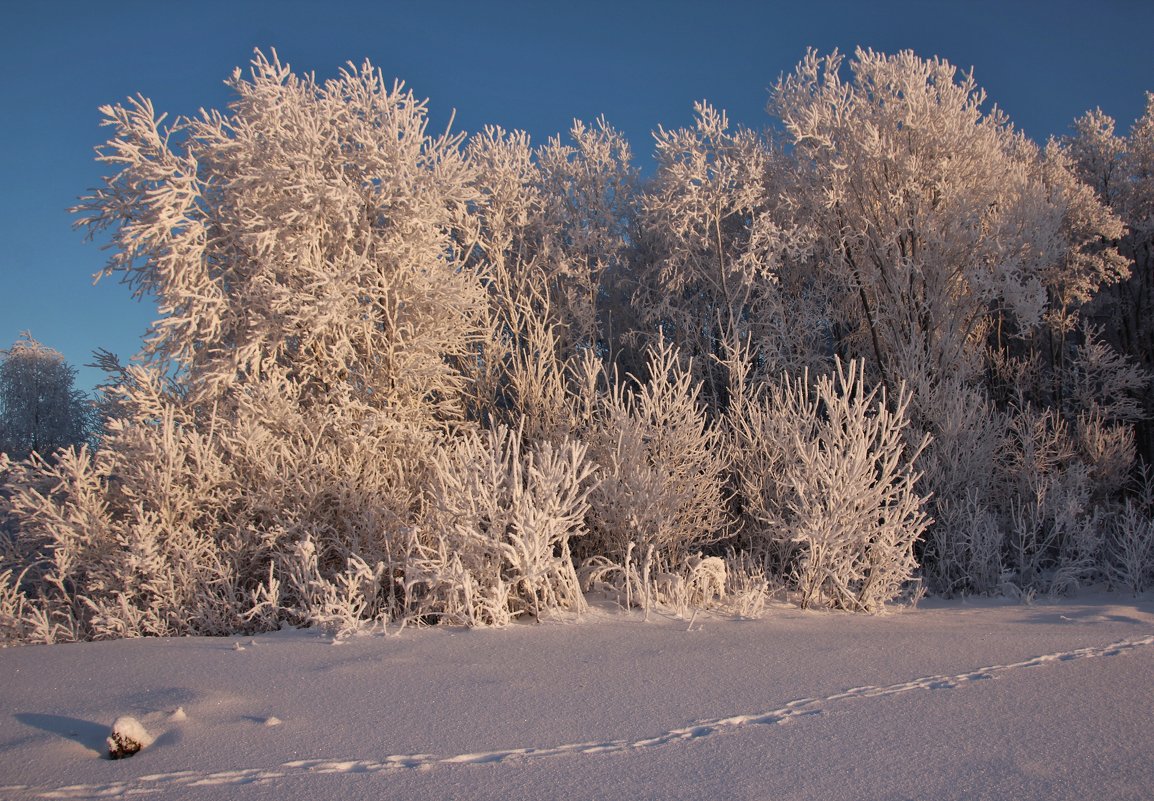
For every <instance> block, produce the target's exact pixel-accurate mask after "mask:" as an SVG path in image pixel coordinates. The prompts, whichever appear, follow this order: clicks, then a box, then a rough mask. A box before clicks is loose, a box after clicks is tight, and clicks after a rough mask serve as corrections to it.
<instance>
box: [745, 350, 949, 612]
mask: <svg viewBox="0 0 1154 801" xmlns="http://www.w3.org/2000/svg"><path fill="white" fill-rule="evenodd" d="M861 369H862V368H861V365H860V364H859V363H856V362H854V363H850V365H849V366H848V367H846V366H843V365H841V364H840V363H838V365H837V371H836V373H835V374H833V375H825V376H821V377H819V378H818V379H817V380H816V381H814V382H813V383H812V384H811V383H810V382H809V381H808V377H806V378H803V379H801V380H791V379H789V378H785V379H784V380H783V381H782V383H781V384H779V385H777V386H775V387H771V388H770V389H768V390H767V391H764V392H756V391H753V392H751V391H750V390H748V389H747V390H746V392H745V397H744V398H743V400H742V401H741V406H740V407H739V410H738V411H737V412H736V413H735V415H734V419H733V430H734V434H733V437H734V439H733V442H734V445H733V447H734V450H735V454H737V462H736V465H737V466H736V471H737V475H738V483H739V487H740V492H741V497H742V501H743V503H744V504H745V505H746V508H747V512H748V513H749V514H750V515H751V517H752V518H753V521H754V527H753V528H751V529H750V532H749V535H748V536H751V537H753V538H767V539H769V540H771V541H772V544H773V545H774V546H776V548H777V549H778V550H779V551H784V552H785V554H786V556H785V564H786V565H787V569H788V570H789V571H790V578H791V580H792V584H793V586H794V587H795V588H796V589H797V591H798V593H799V600H800V603H801V605H802V606H803V607H805V606H812V605H817V606H830V607H834V608H841V609H851V610H862V611H869V612H873V611H879V610H881V609H882V608H883V607H884V605H885V603H886V602H887V601H889V600H891V599H892V598H894V597H896V596H897V595H898V594H899V592H900V590H901V588H902V585H903V584H904V583H905V582H906V581H908V580H909V579H910V578H911V576H912V575H913V571H914V568H915V567H916V562H915V560H914V554H913V546H914V543H915V542H916V541H917V539H918V538H919V537H920V536H921V534H922V532H923V531H924V530H925V528H926V525H927V523H928V519H927V516H926V514H925V512H924V510H923V505H924V502H925V501H924V498H923V497H922V496H921V495H920V494H919V492H918V490H917V480H918V478H919V476H918V473H917V472H916V471H915V470H914V468H913V464H912V463H913V460H914V459H915V458H916V457H917V455H918V450H920V448H919V449H914V450H912V451H911V450H909V449H908V448H907V445H906V442H905V436H904V435H905V428H906V425H907V419H906V413H907V408H908V404H909V396H908V395H907V394H904V393H903V394H901V395H900V396H899V397H898V398H897V399H896V402H895V403H894V405H893V407H892V408H891V407H890V406H889V405H888V404H887V399H886V397H885V394H884V393H879V392H878V391H876V390H875V391H871V392H866V391H865V388H864V381H863V377H862V374H861ZM923 444H924V443H923ZM754 448H757V449H761V450H764V451H772V452H776V455H774V456H769V457H766V456H754V457H743V455H742V454H743V453H745V454H748V453H749V452H750V450H751V449H754ZM754 547H757V546H756V545H755V546H754ZM767 547H768V545H763V546H762V548H767Z"/></svg>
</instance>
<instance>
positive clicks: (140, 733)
mask: <svg viewBox="0 0 1154 801" xmlns="http://www.w3.org/2000/svg"><path fill="white" fill-rule="evenodd" d="M152 739H153V738H152V735H151V734H149V733H148V731H147V730H145V728H144V726H142V725H141V723H140V721H139V720H137V719H136V718H133V717H127V716H126V717H119V718H117V719H116V722H115V723H113V724H112V729H111V730H109V732H108V739H107V740H106V741H105V742H107V743H108V758H109V759H124V758H125V757H130V756H132V755H133V754H135V753H136V752H137V751H139V750H141V749H142V748H147V747H148V746H150V745H152Z"/></svg>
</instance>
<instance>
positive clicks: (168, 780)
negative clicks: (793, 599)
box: [0, 635, 1154, 798]
mask: <svg viewBox="0 0 1154 801" xmlns="http://www.w3.org/2000/svg"><path fill="white" fill-rule="evenodd" d="M1150 645H1154V635H1152V636H1149V637H1143V638H1140V639H1135V640H1124V641H1121V642H1116V643H1113V644H1110V645H1104V646H1097V647H1087V648H1078V649H1075V650H1072V651H1064V652H1061V653H1055V654H1044V655H1042V656H1034V657H1031V658H1029V659H1025V660H1023V661H1021V662H1014V663H1011V664H1007V665H990V666H988V667H982V668H977V669H975V670H970V671H967V672H965V673H959V674H957V675H955V676H923V677H921V678H917V679H912V680H911V681H906V682H901V683H899V684H890V685H887V686H885V687H877V686H865V687H854V688H852V689H849V690H845V691H843V692H839V693H834V694H833V695H828V696H826V697H824V698H799V699H797V700H794V701H790V702H789V703H787V704H785V705H784V706H782V707H779V708H777V709H772V710H769V711H763V712H754V713H751V714H744V715H730V716H728V717H724V718H717V719H716V720H706V721H698V722H696V723H694V724H692V725H689V726H685V727H683V728H677V729H671V730H669V731H666V732H662V733H661V734H658V735H655V736H652V737H643V738H641V739H636V740H625V739H622V740H593V741H589V742H583V743H566V744H563V745H553V746H546V747H540V748H537V747H524V748H510V749H505V750H500V751H485V752H479V753H468V754H453V755H443V754H442V755H437V754H396V755H390V756H384V757H381V758H380V759H348V760H341V759H301V760H293V761H291V762H284V763H282V764H280V765H278V766H276V767H271V768H250V769H243V770H226V771H218V772H201V771H175V772H172V773H154V774H149V775H145V776H138V777H136V778H135V779H133V780H130V781H124V782H109V783H105V784H74V785H68V786H65V787H55V788H49V787H32V786H26V785H19V786H17V785H9V786H6V787H0V792H5V791H6V792H22V793H27V794H30V795H31V796H33V797H38V798H117V797H121V796H127V795H138V794H141V793H149V792H160V791H164V790H166V789H168V788H173V787H199V786H228V785H233V786H235V785H244V784H253V783H265V782H271V781H274V780H276V779H280V778H284V777H291V776H301V775H306V774H326V773H357V774H369V773H382V772H387V771H397V770H413V769H416V770H431V769H433V768H435V767H437V766H438V765H462V764H464V765H469V764H472V765H480V764H494V763H500V762H514V761H524V760H536V759H544V758H548V757H560V756H566V755H571V754H594V755H595V754H605V753H614V752H622V751H632V750H638V749H647V748H661V747H664V746H668V745H672V744H675V743H679V742H686V741H689V740H697V739H700V738H702V737H710V736H713V735H715V734H719V733H722V732H725V731H730V730H737V729H741V728H744V727H747V726H762V725H780V724H784V723H788V722H790V721H792V720H795V719H800V718H805V717H809V716H813V715H820V714H822V712H823V711H825V709H827V708H828V707H830V706H832V705H835V704H840V703H842V702H846V701H853V700H856V699H863V698H880V697H884V696H891V695H901V694H903V693H909V692H915V691H918V690H940V689H952V688H955V687H960V686H962V685H965V684H968V683H971V682H979V681H985V680H989V679H993V678H995V677H997V676H998V675H999V674H1002V673H1008V672H1011V671H1016V670H1021V669H1024V668H1032V667H1039V666H1041V665H1046V664H1050V663H1063V662H1070V661H1074V660H1080V659H1092V658H1096V657H1102V656H1118V655H1120V654H1123V653H1126V652H1129V651H1133V650H1136V649H1138V648H1144V647H1148V646H1150Z"/></svg>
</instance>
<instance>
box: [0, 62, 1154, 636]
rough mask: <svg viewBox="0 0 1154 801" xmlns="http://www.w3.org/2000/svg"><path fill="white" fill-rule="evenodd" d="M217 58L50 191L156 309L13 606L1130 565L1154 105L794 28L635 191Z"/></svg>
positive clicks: (362, 92) (147, 619)
mask: <svg viewBox="0 0 1154 801" xmlns="http://www.w3.org/2000/svg"><path fill="white" fill-rule="evenodd" d="M230 84H231V87H232V89H233V92H234V100H233V102H232V103H231V104H230V105H229V106H228V108H227V109H225V110H223V111H216V110H212V111H206V112H202V113H201V114H200V115H199V116H196V117H193V118H188V119H179V120H176V121H175V122H173V123H171V124H166V123H165V121H164V118H163V116H162V115H158V114H157V113H156V111H155V109H154V107H153V105H152V103H151V101H149V100H147V99H144V98H135V99H132V100H130V101H128V102H127V103H125V104H122V105H115V106H107V107H105V108H104V109H102V111H103V113H104V115H105V118H106V124H107V125H109V126H110V128H111V130H112V136H111V138H110V139H109V140H108V142H107V144H106V145H105V146H104V147H103V148H102V149H101V151H100V156H99V160H100V161H101V162H102V163H103V164H104V165H106V167H107V168H108V171H109V174H108V176H107V178H106V179H105V181H104V184H103V185H102V186H100V187H98V188H96V189H94V190H92V191H91V192H90V194H88V195H87V196H85V197H84V198H82V200H81V202H80V204H79V206H78V207H77V209H76V211H77V213H78V215H79V220H80V223H81V224H82V225H83V226H86V227H87V228H88V229H89V230H90V231H91V232H92V233H106V234H107V235H108V236H110V237H111V240H112V242H113V249H112V256H111V258H110V260H109V262H108V264H107V267H106V269H105V273H106V274H107V275H109V276H117V277H119V278H120V279H121V280H123V281H124V282H125V283H126V284H127V285H128V286H129V288H130V290H131V291H132V292H134V293H135V294H137V295H138V296H142V297H143V296H149V297H154V298H155V299H156V300H157V301H158V306H159V308H160V309H161V311H162V316H161V317H160V319H158V320H157V321H156V322H155V323H154V325H153V327H152V330H151V333H150V335H149V337H148V338H147V340H146V341H145V344H144V348H143V351H142V354H141V355H140V358H139V360H138V361H137V362H135V363H133V364H130V365H129V366H127V367H125V366H121V365H119V364H111V362H110V363H109V367H110V369H111V376H112V378H111V379H110V382H109V386H108V388H107V390H106V392H107V399H108V400H107V402H106V403H105V409H106V411H107V417H108V419H107V421H106V422H105V424H104V433H103V435H102V436H101V438H100V441H99V445H98V447H95V448H87V447H80V448H72V449H66V450H63V451H59V452H58V453H57V455H56V456H55V457H54V458H53V459H45V458H39V457H36V456H34V457H32V458H31V459H30V460H26V461H20V462H9V463H7V466H6V470H7V474H8V477H7V485H8V491H7V498H6V499H5V500H4V501H2V503H3V504H4V507H3V513H4V514H5V515H6V516H7V518H8V520H9V521H10V522H12V523H13V525H14V526H15V528H16V531H17V534H16V536H15V538H14V539H13V541H12V542H11V544H10V546H9V547H8V553H6V554H5V556H4V572H3V573H2V576H3V578H4V584H3V590H2V591H0V593H2V594H0V626H2V627H3V628H4V630H5V632H6V636H8V637H11V638H14V639H20V640H36V641H52V640H58V639H71V638H92V637H112V636H130V635H131V636H135V635H142V634H155V635H169V634H187V633H208V634H217V633H229V632H236V631H251V630H261V629H267V628H270V627H275V626H276V625H280V624H281V623H282V622H290V623H294V624H312V625H326V626H331V627H333V628H334V629H336V630H338V631H349V630H353V629H356V628H360V627H364V626H372V625H384V624H388V623H400V624H403V623H409V622H413V623H428V622H436V621H447V622H455V623H465V624H469V625H495V624H503V623H507V622H509V621H511V620H513V619H516V618H518V617H521V616H536V617H540V616H542V615H546V614H552V613H555V612H557V611H558V610H573V611H578V612H579V611H580V609H581V608H582V607H583V605H584V603H585V601H584V594H585V593H586V592H589V591H591V590H597V591H603V592H608V593H611V594H614V595H615V596H616V597H618V598H619V599H620V600H621V602H622V603H623V604H625V605H642V606H645V607H646V608H649V607H651V606H659V605H665V606H672V607H674V608H678V609H688V608H691V607H693V606H700V605H716V606H723V607H727V608H729V609H731V610H734V611H736V612H737V613H740V614H754V613H756V612H757V610H759V609H760V608H761V606H762V605H763V604H764V602H765V599H766V598H767V597H770V596H771V595H772V594H774V593H780V594H783V595H786V596H787V597H790V598H793V599H795V600H796V601H797V602H798V603H800V604H802V605H803V606H809V605H816V606H828V607H833V608H842V609H850V610H860V611H877V610H879V609H881V608H882V607H883V606H884V605H885V604H886V603H887V602H889V601H891V600H893V599H894V598H896V597H899V596H900V595H902V594H908V593H910V592H914V591H915V590H914V589H912V588H913V587H915V586H916V584H917V583H918V582H921V583H922V585H923V586H926V587H928V588H930V589H931V590H933V591H936V592H940V593H945V594H957V593H994V592H1004V593H1020V594H1025V595H1028V594H1030V593H1033V592H1036V591H1044V592H1062V591H1067V590H1071V589H1074V588H1076V587H1078V586H1083V585H1087V584H1095V583H1102V582H1105V583H1107V584H1108V585H1110V586H1113V587H1119V588H1125V589H1128V590H1132V591H1140V590H1142V589H1144V588H1145V587H1146V586H1147V584H1148V583H1149V581H1150V579H1151V570H1152V568H1154V544H1152V543H1154V537H1152V536H1151V527H1152V526H1154V523H1152V520H1154V479H1152V478H1151V476H1150V474H1149V472H1148V470H1147V468H1146V465H1147V464H1148V462H1149V457H1150V455H1151V454H1150V451H1151V432H1150V427H1149V426H1150V424H1149V421H1150V419H1151V411H1152V410H1151V393H1150V388H1151V372H1150V369H1151V358H1152V354H1154V349H1152V347H1151V346H1152V343H1151V336H1152V331H1154V329H1152V328H1151V324H1150V322H1149V316H1150V315H1149V314H1148V310H1149V303H1150V300H1151V295H1150V292H1151V268H1152V266H1154V265H1152V263H1151V259H1152V258H1154V255H1152V253H1154V251H1152V247H1151V245H1152V242H1154V214H1152V206H1151V204H1152V202H1154V191H1152V190H1154V187H1152V184H1151V174H1152V167H1154V149H1152V143H1154V98H1152V97H1151V96H1148V100H1147V110H1146V114H1145V115H1144V116H1143V117H1142V118H1141V119H1140V120H1139V121H1138V122H1137V123H1136V124H1135V126H1134V127H1133V129H1132V131H1131V132H1130V134H1129V135H1128V136H1119V135H1117V134H1115V132H1114V122H1113V121H1112V120H1110V119H1109V118H1108V117H1105V116H1104V115H1103V114H1101V112H1091V113H1089V114H1087V115H1085V116H1084V117H1082V118H1081V119H1079V120H1078V121H1077V122H1076V123H1075V126H1074V129H1073V130H1074V133H1073V134H1072V135H1071V136H1069V137H1067V138H1064V139H1062V140H1053V141H1050V142H1048V143H1047V144H1046V145H1045V146H1039V145H1038V144H1036V143H1034V142H1033V141H1031V140H1029V139H1028V138H1027V137H1025V136H1024V135H1023V134H1022V133H1021V132H1019V131H1017V130H1015V129H1014V128H1013V126H1012V125H1011V123H1010V121H1009V119H1008V118H1007V117H1006V115H1005V114H1003V113H1002V112H1001V111H1000V110H999V109H997V108H991V107H989V105H988V104H987V102H986V98H985V95H984V93H983V92H982V90H981V89H980V88H979V87H978V86H977V85H976V84H975V82H974V80H973V78H972V76H970V75H966V74H962V73H959V72H958V71H957V70H956V69H955V68H954V67H953V66H951V65H950V64H948V63H946V62H945V61H942V60H941V59H923V58H920V57H918V56H917V55H915V54H913V53H910V52H902V53H898V54H896V55H887V54H883V53H875V52H873V51H868V50H858V51H857V52H856V53H855V54H854V56H853V57H852V58H850V59H848V60H847V59H845V58H844V57H843V56H842V55H840V54H838V53H834V54H830V55H824V56H823V55H820V54H818V53H815V52H811V53H809V54H807V56H806V57H805V58H804V59H803V60H802V62H801V63H800V64H799V65H798V66H797V68H796V69H795V70H794V71H793V72H792V73H790V74H789V75H786V76H783V77H782V78H781V79H780V80H779V81H778V82H777V84H776V85H775V87H774V89H773V92H772V99H771V101H770V103H769V109H768V110H769V112H770V114H771V115H772V117H773V118H774V119H775V120H776V121H777V123H778V124H777V125H776V126H775V127H773V128H768V127H767V128H766V129H764V130H750V129H745V128H740V127H738V128H734V127H732V126H731V125H730V124H729V122H728V120H727V118H726V115H725V113H724V112H723V111H720V110H718V109H716V108H714V107H713V106H711V105H709V104H708V103H704V102H703V103H700V104H698V105H697V106H696V108H695V118H694V122H693V124H692V125H690V126H688V127H686V128H682V129H676V130H665V129H663V128H662V129H659V130H658V131H657V132H656V135H655V139H656V145H655V146H656V152H655V161H656V168H655V174H654V175H653V176H652V177H651V178H647V179H644V180H643V179H642V178H641V177H640V176H639V174H638V171H637V170H636V168H635V167H634V166H633V164H632V154H631V150H630V147H629V144H628V142H626V140H625V139H624V137H622V136H621V134H620V133H619V132H617V131H616V130H615V129H614V128H613V127H612V126H611V125H609V124H608V123H607V122H606V121H604V120H598V121H596V122H595V123H593V124H584V123H580V122H578V123H575V124H574V126H573V128H572V129H571V130H570V131H569V134H568V137H567V138H565V139H563V138H561V137H556V138H553V139H550V140H549V141H548V142H546V143H544V144H542V145H535V144H533V143H532V142H531V141H530V139H529V137H528V136H527V135H526V134H524V133H523V132H518V131H505V130H502V129H500V128H496V127H492V128H486V129H484V130H482V131H481V132H479V133H476V134H474V135H472V136H470V137H466V136H465V135H464V134H461V133H452V132H446V133H443V134H438V135H433V134H430V133H429V132H428V131H427V117H426V106H425V104H424V103H423V102H420V101H418V100H417V99H416V98H415V97H414V96H413V95H412V94H411V93H410V92H408V91H406V90H405V89H404V87H403V86H402V85H401V84H399V83H393V84H388V83H386V82H385V81H384V79H383V76H381V74H380V73H379V71H377V70H374V69H373V68H372V67H371V65H369V64H368V63H365V64H364V65H362V66H359V67H354V66H352V65H350V66H349V67H348V68H347V69H346V70H344V71H342V72H341V73H340V74H339V75H338V76H337V77H336V78H333V79H330V80H327V81H323V82H322V81H318V80H317V79H316V78H315V77H313V76H311V75H306V76H301V75H297V74H294V73H293V72H292V70H291V69H290V68H289V67H288V66H287V65H285V64H283V63H282V62H280V61H279V60H278V59H277V58H276V56H275V54H272V55H271V56H265V55H264V54H261V53H259V52H258V53H257V55H256V57H255V58H254V60H253V62H252V64H251V69H250V71H249V72H248V73H247V74H245V73H242V72H241V71H239V70H238V71H237V72H236V73H234V75H233V77H232V79H231V81H230Z"/></svg>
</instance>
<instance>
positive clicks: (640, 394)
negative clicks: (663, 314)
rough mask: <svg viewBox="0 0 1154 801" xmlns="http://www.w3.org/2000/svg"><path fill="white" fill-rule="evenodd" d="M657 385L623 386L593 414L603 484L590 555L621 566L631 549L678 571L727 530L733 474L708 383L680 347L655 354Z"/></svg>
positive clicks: (593, 499) (663, 346)
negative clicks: (703, 394)
mask: <svg viewBox="0 0 1154 801" xmlns="http://www.w3.org/2000/svg"><path fill="white" fill-rule="evenodd" d="M648 373H649V380H648V381H646V382H644V383H639V382H636V379H634V380H632V381H624V380H614V381H612V382H611V383H610V386H609V387H608V389H607V391H606V392H605V393H604V394H602V395H601V396H600V397H599V398H598V399H597V401H596V406H595V408H594V409H593V410H591V414H592V416H593V419H592V420H591V421H590V423H589V428H588V433H587V435H586V436H587V437H588V441H589V443H590V457H591V458H592V459H593V460H594V461H595V462H596V463H597V464H598V465H599V466H600V468H601V473H600V476H599V477H600V479H601V480H600V482H599V484H598V485H597V487H596V489H595V490H594V491H593V492H592V493H591V494H590V496H589V503H590V514H589V524H590V528H591V534H590V538H589V540H588V542H587V548H585V549H583V551H584V552H585V553H587V554H590V555H591V554H593V553H596V554H601V555H605V556H608V557H610V558H612V559H614V560H620V559H621V558H622V557H623V556H624V555H625V552H626V550H627V548H629V547H630V546H631V545H634V546H636V547H637V549H638V550H639V551H640V552H642V553H644V552H645V551H646V550H647V549H648V548H650V547H652V548H653V549H654V550H655V552H656V554H657V555H658V557H660V558H661V559H663V560H665V561H668V562H670V563H677V562H679V561H680V560H681V559H682V558H683V557H685V556H686V555H688V554H689V553H690V552H691V551H693V550H696V549H699V548H701V547H702V546H703V545H705V544H706V543H709V542H711V541H715V540H717V539H719V538H720V537H721V536H722V534H723V533H724V531H725V528H726V526H727V523H728V520H727V517H726V508H725V507H726V502H725V495H724V493H723V490H722V480H723V471H724V470H725V467H726V458H725V453H724V449H723V448H722V447H721V438H720V435H719V433H718V431H717V429H716V428H715V427H714V426H713V425H712V424H711V423H710V422H709V421H708V419H707V418H706V412H705V408H704V407H703V405H702V404H701V403H700V402H699V400H698V396H699V393H700V384H698V383H696V382H695V381H694V380H693V378H692V373H691V371H690V369H689V368H688V367H687V366H686V365H684V364H683V363H682V362H681V361H680V359H679V356H678V353H677V352H676V351H675V350H674V348H673V346H672V345H671V344H670V343H669V342H667V341H665V340H659V341H658V342H657V343H656V344H654V345H653V346H652V347H651V348H650V350H649V370H648Z"/></svg>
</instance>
